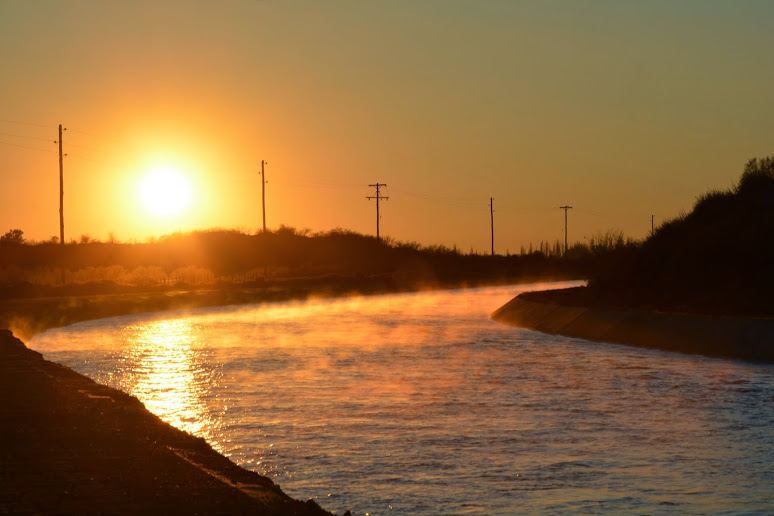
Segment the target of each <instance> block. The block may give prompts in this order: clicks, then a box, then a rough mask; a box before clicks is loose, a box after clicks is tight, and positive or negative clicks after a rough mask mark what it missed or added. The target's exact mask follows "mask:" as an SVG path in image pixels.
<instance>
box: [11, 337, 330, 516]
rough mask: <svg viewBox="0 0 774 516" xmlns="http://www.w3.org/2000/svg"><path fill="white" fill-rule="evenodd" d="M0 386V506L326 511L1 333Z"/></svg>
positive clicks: (28, 509) (22, 510) (28, 510)
mask: <svg viewBox="0 0 774 516" xmlns="http://www.w3.org/2000/svg"><path fill="white" fill-rule="evenodd" d="M0 392H2V393H3V395H2V402H1V403H0V439H1V440H2V442H3V449H2V451H0V462H2V464H3V468H2V474H0V479H2V481H0V507H2V509H3V512H8V513H17V514H41V513H44V514H51V513H56V514H95V513H109V514H127V515H129V514H146V513H155V514H164V513H166V514H271V515H280V514H298V515H309V516H317V515H324V514H331V513H329V512H327V511H325V510H323V509H322V508H321V507H320V506H319V505H317V503H316V502H314V501H313V500H309V501H307V502H301V501H298V500H294V499H292V498H290V497H289V496H288V495H287V494H285V493H284V492H283V491H282V490H281V489H280V486H279V485H277V484H275V483H274V482H273V481H272V480H271V479H269V478H267V477H264V476H261V475H259V474H258V473H255V472H252V471H249V470H246V469H244V468H241V467H239V466H238V465H236V464H235V463H233V462H232V461H231V460H229V459H228V458H226V457H224V456H223V455H221V454H219V453H218V452H216V451H215V450H213V449H212V447H211V446H210V445H209V444H207V442H206V441H205V440H204V439H202V438H200V437H195V436H193V435H191V434H188V433H186V432H183V431H182V430H178V429H177V428H175V427H173V426H172V425H169V424H167V423H164V422H163V421H161V419H159V418H158V417H157V416H155V415H153V414H151V413H150V412H149V411H148V410H147V409H146V408H145V406H144V405H143V404H142V403H141V402H140V401H139V400H138V399H137V398H135V397H134V396H130V395H128V394H126V393H124V392H122V391H119V390H117V389H113V388H110V387H106V386H104V385H100V384H98V383H96V382H94V381H93V380H91V379H89V378H87V377H85V376H83V375H81V374H78V373H76V372H75V371H73V370H72V369H70V368H68V367H65V366H62V365H60V364H56V363H54V362H50V361H48V360H45V359H44V358H43V357H42V355H41V354H40V353H38V352H36V351H33V350H30V349H29V348H27V347H26V346H25V345H24V343H23V342H22V341H21V340H19V339H17V338H16V337H14V336H13V335H12V333H11V332H10V331H9V330H0Z"/></svg>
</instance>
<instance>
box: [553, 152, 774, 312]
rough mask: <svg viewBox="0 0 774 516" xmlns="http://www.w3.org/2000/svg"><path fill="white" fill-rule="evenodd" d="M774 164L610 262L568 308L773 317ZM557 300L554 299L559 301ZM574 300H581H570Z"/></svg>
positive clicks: (763, 164) (706, 199) (703, 199)
mask: <svg viewBox="0 0 774 516" xmlns="http://www.w3.org/2000/svg"><path fill="white" fill-rule="evenodd" d="M773 291H774V157H767V158H763V159H752V160H750V161H749V162H748V163H747V165H746V166H745V169H744V172H743V173H742V175H741V178H740V180H739V182H738V184H737V185H736V186H735V187H734V188H732V189H729V190H727V191H710V192H708V193H706V194H704V195H701V196H700V197H699V198H698V199H697V201H696V203H695V205H694V207H693V210H692V211H691V212H690V213H688V214H686V215H683V216H680V217H678V218H676V219H674V220H671V221H669V222H667V223H665V224H663V225H662V226H661V227H660V228H658V230H657V231H656V232H655V234H654V235H653V236H652V237H651V238H649V239H647V240H646V241H645V242H643V244H642V245H640V246H637V247H630V248H627V249H626V250H625V251H624V252H621V253H618V254H616V255H615V256H610V257H609V261H608V262H607V263H606V264H605V265H604V266H602V267H599V270H598V272H597V273H596V274H595V275H594V276H593V277H592V279H591V281H590V282H589V287H588V289H587V291H586V292H582V293H581V292H578V293H576V294H573V295H572V296H571V297H576V299H575V301H579V300H582V301H583V302H586V303H589V302H591V303H597V304H605V305H612V306H624V307H638V308H654V309H659V310H665V311H675V312H695V313H705V314H712V315H774V302H772V297H771V296H772V292H773ZM558 295H560V294H558ZM577 296H581V297H582V298H584V299H580V298H577Z"/></svg>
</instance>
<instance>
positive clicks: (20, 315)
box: [0, 276, 575, 341]
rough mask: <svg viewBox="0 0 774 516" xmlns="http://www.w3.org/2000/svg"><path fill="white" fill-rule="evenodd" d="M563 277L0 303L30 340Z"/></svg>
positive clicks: (3, 319) (7, 324)
mask: <svg viewBox="0 0 774 516" xmlns="http://www.w3.org/2000/svg"><path fill="white" fill-rule="evenodd" d="M572 279H575V278H563V277H559V278H557V277H545V276H534V277H518V278H502V279H498V280H489V281H443V282H441V281H427V282H418V283H403V282H398V283H395V282H393V281H389V280H387V279H386V278H372V279H369V280H365V281H362V282H355V281H350V280H347V281H344V280H341V278H324V279H323V280H321V281H319V280H315V281H293V282H282V283H277V284H272V285H267V286H261V287H240V288H238V287H230V288H219V289H217V288H216V289H199V290H195V289H189V290H154V291H147V292H120V293H89V294H84V295H67V294H66V293H63V295H59V296H54V297H32V298H12V299H0V328H8V329H10V330H11V331H12V332H13V333H14V335H16V336H17V337H19V338H21V339H22V340H24V341H26V340H28V339H30V338H31V337H33V336H34V335H36V334H37V333H41V332H43V331H45V330H49V329H52V328H57V327H61V326H67V325H70V324H74V323H77V322H83V321H88V320H94V319H104V318H107V317H116V316H120V315H131V314H139V313H151V312H166V311H171V310H186V309H194V308H206V307H219V306H231V305H244V304H259V303H274V302H284V301H303V300H307V299H310V298H323V299H327V298H336V297H352V296H368V295H381V294H398V293H406V292H420V291H423V290H452V289H457V288H478V287H487V286H500V285H517V284H528V283H533V282H545V281H570V280H572Z"/></svg>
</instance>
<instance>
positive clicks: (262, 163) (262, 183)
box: [261, 160, 267, 233]
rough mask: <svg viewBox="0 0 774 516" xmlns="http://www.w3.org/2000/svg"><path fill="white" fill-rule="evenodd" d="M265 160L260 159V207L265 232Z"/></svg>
mask: <svg viewBox="0 0 774 516" xmlns="http://www.w3.org/2000/svg"><path fill="white" fill-rule="evenodd" d="M266 164H267V162H266V161H264V160H261V209H262V210H263V232H264V233H266V178H265V175H264V166H265V165H266Z"/></svg>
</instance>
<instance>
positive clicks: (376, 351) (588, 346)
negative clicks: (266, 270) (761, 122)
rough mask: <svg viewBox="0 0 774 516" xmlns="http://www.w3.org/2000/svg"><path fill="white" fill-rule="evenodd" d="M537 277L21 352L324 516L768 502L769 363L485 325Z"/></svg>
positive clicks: (111, 327) (759, 508) (198, 320)
mask: <svg viewBox="0 0 774 516" xmlns="http://www.w3.org/2000/svg"><path fill="white" fill-rule="evenodd" d="M568 285H571V283H560V284H553V286H557V287H560V286H568ZM544 287H545V286H536V285H532V286H509V287H495V288H483V289H474V290H458V291H433V292H422V293H415V294H398V295H386V296H375V297H366V298H354V299H334V300H319V301H309V302H305V303H301V302H298V303H281V304H267V305H263V306H242V307H225V308H217V309H202V310H196V311H193V312H188V313H167V314H156V315H152V314H149V315H143V316H126V317H118V318H113V319H105V320H100V321H92V322H85V323H80V324H76V325H73V326H69V327H67V328H61V329H56V330H51V331H48V332H46V333H43V334H41V335H38V336H37V337H36V338H35V339H33V340H32V342H31V343H30V347H31V348H33V349H36V350H38V351H41V352H42V353H43V354H44V355H45V356H46V358H48V359H50V360H54V361H57V362H61V363H64V364H66V365H68V366H70V367H72V368H73V369H75V370H77V371H79V372H82V373H84V374H87V375H88V376H91V377H92V378H94V379H95V380H97V381H99V382H101V383H105V384H108V385H111V386H114V387H117V388H120V389H122V390H124V391H126V392H129V393H131V394H133V395H135V396H137V397H138V398H140V399H141V400H142V401H143V402H144V403H145V405H146V406H147V407H148V409H150V410H151V411H153V412H154V413H156V414H158V415H159V416H160V417H162V418H163V419H165V420H166V421H168V422H170V423H171V424H174V425H175V426H177V427H179V428H182V429H184V430H186V431H189V432H192V433H194V434H197V435H200V436H203V437H205V438H206V439H207V440H208V441H209V442H210V443H211V444H212V445H213V446H214V447H215V448H216V449H218V450H219V451H221V452H223V453H225V454H226V455H228V456H230V457H231V458H232V460H234V461H235V462H237V463H238V464H240V465H242V466H244V467H246V468H248V469H252V470H255V471H257V472H259V473H262V474H265V475H268V476H270V477H271V478H273V479H274V480H275V482H277V483H279V484H280V485H281V486H282V488H283V489H284V490H285V491H286V492H287V493H288V494H290V495H291V496H294V497H296V498H300V499H306V498H315V499H316V500H317V501H318V502H319V503H320V504H321V505H322V506H323V507H324V508H326V509H329V510H333V511H338V512H339V513H341V512H343V511H344V510H346V509H351V510H352V512H353V513H355V514H363V513H370V514H386V513H390V512H393V513H395V514H407V513H410V514H423V513H424V514H439V513H447V514H463V513H486V514H512V513H518V512H539V513H540V512H542V513H555V512H561V511H571V512H583V513H592V514H594V513H608V514H617V513H621V512H638V513H708V512H721V511H730V512H736V511H738V512H771V511H774V503H772V502H770V500H772V499H774V487H772V486H774V379H773V378H774V375H772V373H774V367H773V366H770V365H762V364H752V363H745V362H734V361H727V360H720V359H712V358H706V357H700V356H689V355H681V354H677V353H667V352H661V351H655V350H647V349H639V348H632V347H626V346H619V345H614V344H605V343H593V342H588V341H583V340H578V339H569V338H564V337H556V336H550V335H544V334H540V333H537V332H531V331H527V330H521V329H518V328H512V327H508V326H505V325H502V324H500V323H497V322H494V321H492V320H490V319H489V314H490V313H491V312H492V311H494V310H495V309H497V308H498V307H500V306H501V305H502V304H504V303H505V302H506V301H508V300H509V299H510V298H512V297H513V296H514V295H515V294H517V293H518V292H520V291H522V290H524V289H527V288H528V289H535V288H544Z"/></svg>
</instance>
